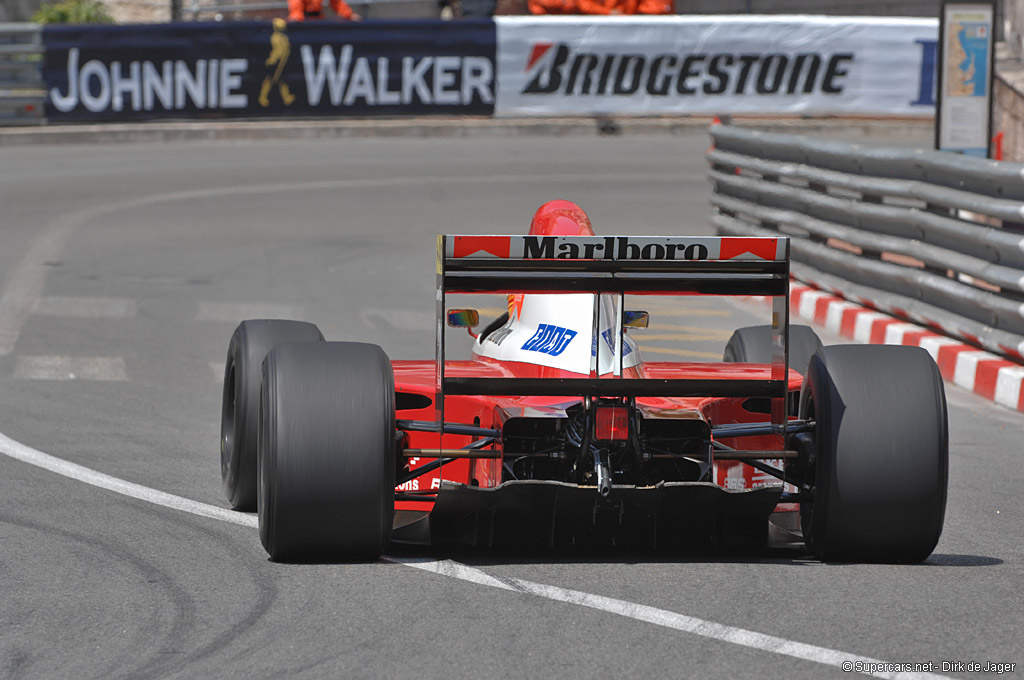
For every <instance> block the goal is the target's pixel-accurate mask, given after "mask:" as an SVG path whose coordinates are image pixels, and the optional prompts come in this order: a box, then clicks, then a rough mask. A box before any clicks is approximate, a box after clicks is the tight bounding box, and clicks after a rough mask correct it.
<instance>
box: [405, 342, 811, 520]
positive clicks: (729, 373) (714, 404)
mask: <svg viewBox="0 0 1024 680" xmlns="http://www.w3.org/2000/svg"><path fill="white" fill-rule="evenodd" d="M392 365H393V366H394V369H395V389H396V391H397V392H399V393H407V394H416V395H421V396H422V397H424V398H426V399H427V400H430V401H431V402H432V400H433V398H434V362H432V361H394V362H392ZM446 366H447V369H446V372H447V373H448V374H449V375H452V376H458V375H473V376H477V377H482V376H490V377H495V378H497V377H506V378H507V377H537V375H538V373H539V372H541V370H543V371H545V372H548V373H549V374H550V372H557V371H555V369H544V367H538V366H533V365H530V364H518V363H507V364H498V363H497V362H493V361H479V360H473V361H450V362H448V363H447V364H446ZM643 371H644V375H645V377H648V378H666V377H685V378H712V379H718V380H729V379H733V380H740V379H751V378H753V379H764V380H767V379H769V378H770V377H771V368H770V367H768V366H764V365H761V364H726V363H722V364H708V363H689V362H645V363H644V368H643ZM550 377H557V376H554V375H550ZM801 381H802V378H801V376H800V374H799V373H797V372H796V371H793V370H791V371H790V372H789V390H790V392H791V393H798V392H799V391H800V385H801ZM579 401H581V400H580V398H579V397H565V398H560V397H463V396H452V397H447V399H446V404H445V419H446V420H447V421H449V422H456V423H466V424H476V425H479V426H480V427H487V428H495V429H499V430H500V429H501V426H502V424H503V423H502V422H501V419H502V415H503V414H507V413H516V412H518V411H520V410H522V409H531V408H532V409H541V408H545V407H555V408H558V409H561V410H564V409H565V408H567V407H568V406H570V405H572V404H574V403H577V402H579ZM745 401H746V400H745V399H726V398H708V397H691V398H663V397H650V398H639V399H637V406H638V408H639V409H640V410H642V411H644V412H648V413H653V412H657V413H658V415H659V416H660V417H664V415H665V412H666V411H667V412H671V413H672V415H673V417H679V418H700V419H702V420H704V421H706V422H708V423H710V424H713V425H724V424H730V423H756V422H763V421H764V419H765V414H764V413H760V412H751V411H748V410H746V409H745V408H743V404H744V402H745ZM397 415H398V418H399V419H407V420H421V421H433V420H434V418H435V412H434V406H433V404H432V403H430V405H429V406H426V407H425V408H419V409H406V410H400V411H398V412H397ZM408 437H409V441H408V444H407V447H408V448H414V449H419V448H424V449H432V448H446V449H452V448H460V447H463V446H466V445H467V444H470V443H471V442H472V441H473V439H474V438H473V437H469V436H465V435H450V434H446V435H444V436H443V438H442V441H441V442H440V443H439V442H438V435H437V434H436V433H433V432H409V433H408ZM722 443H724V444H726V445H729V446H735V447H744V448H750V449H758V450H763V451H772V450H782V438H781V437H778V436H775V435H766V436H762V437H744V438H743V441H742V443H741V442H739V441H738V440H735V441H734V440H729V439H723V440H722ZM432 460H433V459H427V458H412V459H410V460H409V466H410V469H415V468H417V467H420V466H422V465H425V464H426V463H429V462H431V461H432ZM774 463H775V464H776V465H777V466H779V467H781V461H775V462H774ZM443 470H444V473H443V475H444V479H445V480H450V481H455V482H459V483H462V484H469V485H472V486H480V487H494V486H497V485H498V484H499V483H500V482H501V460H499V459H473V460H458V461H455V462H453V463H449V464H448V465H446V466H445V467H444V468H443ZM440 480H441V473H440V472H437V471H435V472H432V473H427V474H425V475H423V476H422V477H419V478H417V479H414V480H412V481H411V482H407V484H406V485H405V486H404V487H400V488H399V489H398V491H426V490H430V489H436V488H438V486H439V484H440ZM774 481H775V480H774V478H773V477H770V476H769V475H766V474H764V473H761V472H758V471H757V470H755V469H754V468H752V467H749V466H746V465H744V464H742V463H740V462H738V461H720V462H718V463H716V465H715V482H716V483H717V484H718V485H719V486H721V487H723V488H726V489H730V490H738V489H752V488H756V487H758V486H761V485H764V484H765V483H768V482H774ZM395 507H396V509H401V510H421V511H422V510H429V509H430V504H429V503H426V502H418V501H398V502H397V503H396V505H395ZM780 509H781V508H780Z"/></svg>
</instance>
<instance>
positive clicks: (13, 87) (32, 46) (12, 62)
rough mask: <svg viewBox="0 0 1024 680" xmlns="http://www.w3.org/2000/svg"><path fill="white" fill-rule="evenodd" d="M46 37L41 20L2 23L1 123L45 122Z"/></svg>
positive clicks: (0, 68) (0, 44)
mask: <svg viewBox="0 0 1024 680" xmlns="http://www.w3.org/2000/svg"><path fill="white" fill-rule="evenodd" d="M45 95H46V92H45V90H44V88H43V37H42V29H41V27H40V26H39V24H0V125H25V124H29V123H40V122H42V115H43V103H44V100H45Z"/></svg>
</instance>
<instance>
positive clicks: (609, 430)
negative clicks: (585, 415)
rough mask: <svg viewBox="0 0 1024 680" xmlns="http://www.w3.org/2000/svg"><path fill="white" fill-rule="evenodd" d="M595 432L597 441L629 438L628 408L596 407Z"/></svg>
mask: <svg viewBox="0 0 1024 680" xmlns="http://www.w3.org/2000/svg"><path fill="white" fill-rule="evenodd" d="M596 410H597V419H596V420H597V428H596V429H597V432H596V434H595V437H596V438H597V439H599V440H605V441H607V440H624V439H628V438H629V408H627V407H626V406H598V407H597V409H596Z"/></svg>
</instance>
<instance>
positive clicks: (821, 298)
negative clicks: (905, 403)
mask: <svg viewBox="0 0 1024 680" xmlns="http://www.w3.org/2000/svg"><path fill="white" fill-rule="evenodd" d="M789 303H790V310H791V313H792V314H793V315H794V316H799V317H800V318H802V319H805V320H807V321H812V322H814V323H816V324H818V325H820V326H824V327H825V328H826V329H828V330H830V331H832V332H833V333H837V334H838V335H841V336H843V337H845V338H850V339H851V340H854V341H856V342H862V343H866V344H872V345H912V346H914V347H921V348H923V349H925V350H927V351H928V353H929V354H931V355H932V358H934V359H935V363H937V364H938V365H939V371H940V372H941V373H942V377H943V378H945V379H946V380H948V381H950V382H952V383H954V384H955V385H959V386H960V387H963V388H964V389H967V390H970V391H972V392H974V393H975V394H978V395H980V396H982V397H984V398H985V399H989V400H991V401H994V402H996V403H997V404H1000V405H1002V406H1005V407H1007V408H1011V409H1013V410H1015V411H1022V412H1024V366H1021V365H1020V364H1018V363H1014V362H1012V361H1007V360H1006V359H1004V358H1002V357H1000V356H997V355H995V354H992V353H990V352H985V351H982V350H979V349H978V348H977V347H973V346H971V345H968V344H965V343H963V342H960V341H958V340H954V339H952V338H949V337H946V336H945V335H941V334H939V333H935V332H934V331H930V330H928V329H926V328H923V327H921V326H918V325H915V324H912V323H907V322H905V321H901V320H900V319H896V318H894V317H891V316H889V315H888V314H883V313H881V312H876V311H874V310H872V309H867V308H865V307H862V306H860V305H858V304H856V303H853V302H850V301H848V300H844V299H843V298H841V297H837V296H835V295H832V294H830V293H825V292H822V291H820V290H817V289H815V288H811V287H810V286H805V285H802V284H798V283H794V284H793V285H792V286H791V288H790V292H789Z"/></svg>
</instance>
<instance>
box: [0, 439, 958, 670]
mask: <svg viewBox="0 0 1024 680" xmlns="http://www.w3.org/2000/svg"><path fill="white" fill-rule="evenodd" d="M0 453H3V454H5V455H7V456H10V457H11V458H14V459H16V460H20V461H22V462H25V463H28V464H30V465H35V466H37V467H41V468H43V469H44V470H49V471H50V472H55V473H57V474H59V475H63V476H64V477H68V478H70V479H74V480H77V481H80V482H85V483H86V484H91V485H92V486H96V487H99V488H101V489H107V490H108V491H113V492H115V493H119V494H122V495H124V496H128V497H130V498H135V499H138V500H142V501H146V502H147V503H152V504H154V505H159V506H162V507H165V508H171V509H173V510H181V511H182V512H188V513H190V514H193V515H198V516H200V517H209V518H211V519H217V520H221V521H223V522H230V523H231V524H238V525H241V526H245V527H251V528H257V527H258V526H259V524H258V519H257V518H256V516H255V515H246V514H242V513H240V512H234V511H231V510H226V509H224V508H219V507H217V506H215V505H209V504H207V503H200V502H198V501H193V500H189V499H187V498H182V497H181V496H175V495H174V494H169V493H166V492H163V491H157V490H156V489H150V488H149V487H146V486H142V485H141V484H133V483H132V482H126V481H124V480H123V479H118V478H117V477H111V476H110V475H106V474H103V473H102V472H97V471H95V470H91V469H89V468H87V467H84V466H82V465H78V464H76V463H71V462H68V461H66V460H63V459H61V458H57V457H56V456H51V455H49V454H47V453H43V452H42V451H37V450H35V449H33V448H31V447H28V446H25V445H24V444H21V443H19V442H16V441H14V440H13V439H11V438H9V437H7V436H6V435H4V434H2V433H0ZM385 559H387V560H389V561H391V562H395V563H397V564H403V565H406V566H409V567H413V568H416V569H421V570H423V571H428V572H431V573H434V574H439V575H441V576H448V577H450V578H456V579H459V580H462V581H468V582H470V583H475V584H477V585H481V586H488V587H491V588H500V589H502V590H510V591H515V592H520V593H524V594H528V595H534V596H536V597H543V598H545V599H549V600H554V601H556V602H565V603H568V604H575V605H579V606H581V607H588V608H590V609H596V610H598V611H603V612H607V613H609V614H616V615H618V616H625V617H627V618H630V619H634V620H636V621H643V622H645V623H652V624H654V625H657V626H663V627H665V628H671V629H673V630H678V631H682V632H684V633H692V634H694V635H699V636H701V637H705V638H710V639H713V640H719V641H722V642H728V643H731V644H735V645H741V646H743V647H750V648H752V649H757V650H761V651H765V652H771V653H772V654H780V655H783V656H791V657H793V658H797V659H803V660H805V661H813V662H815V663H820V664H824V665H826V666H833V667H836V668H842V667H843V664H844V663H857V662H861V663H864V664H881V663H883V662H882V661H879V660H877V659H871V658H868V657H863V656H857V655H854V654H846V653H845V652H840V651H837V650H834V649H828V648H826V647H816V646H814V645H808V644H804V643H802V642H794V641H792V640H786V639H785V638H780V637H775V636H772V635H765V634H763V633H757V632H754V631H750V630H745V629H743V628H734V627H732V626H726V625H723V624H720V623H715V622H713V621H706V620H704V619H698V618H696V617H693V616H686V615H685V614H677V613H676V612H671V611H667V610H665V609H658V608H656V607H649V606H647V605H642V604H636V603H634V602H627V601H625V600H617V599H615V598H611V597H604V596H602V595H593V594H591V593H584V592H580V591H578V590H568V589H566V588H559V587H557V586H549V585H544V584H542V583H533V582H532V581H524V580H522V579H502V578H498V577H496V576H492V575H490V574H488V573H486V572H484V571H482V570H480V569H476V568H474V567H470V566H468V565H465V564H460V563H458V562H453V561H451V560H435V559H432V558H418V557H412V558H406V557H386V558H385ZM864 675H870V676H873V677H876V678H887V679H895V678H900V679H905V680H918V679H920V680H924V679H926V678H933V679H945V680H949V679H948V678H946V676H943V675H934V674H931V673H886V672H878V673H864Z"/></svg>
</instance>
